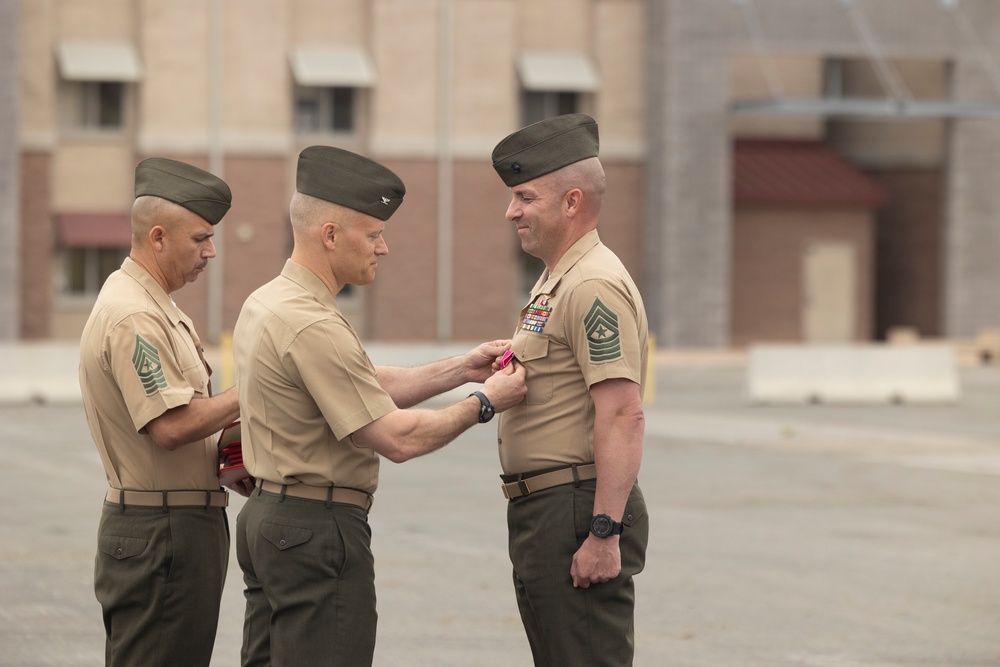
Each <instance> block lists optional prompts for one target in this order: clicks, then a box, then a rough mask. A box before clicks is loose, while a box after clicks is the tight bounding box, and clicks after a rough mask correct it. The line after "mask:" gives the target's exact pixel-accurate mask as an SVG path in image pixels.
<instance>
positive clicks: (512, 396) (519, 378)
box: [483, 360, 528, 412]
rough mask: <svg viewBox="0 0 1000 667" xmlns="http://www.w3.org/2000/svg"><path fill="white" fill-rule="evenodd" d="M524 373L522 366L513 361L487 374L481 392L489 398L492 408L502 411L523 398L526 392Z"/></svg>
mask: <svg viewBox="0 0 1000 667" xmlns="http://www.w3.org/2000/svg"><path fill="white" fill-rule="evenodd" d="M494 361H495V360H494ZM526 375H527V373H526V372H525V370H524V366H522V365H521V364H517V363H513V364H510V365H509V366H507V368H505V369H503V370H502V371H498V372H496V373H494V374H493V375H491V376H489V379H488V380H486V382H485V383H484V384H483V393H484V394H486V397H487V398H488V399H490V403H491V404H492V405H493V409H494V410H496V411H497V412H503V411H504V410H508V409H510V408H512V407H514V406H515V405H517V404H518V403H520V402H521V401H523V400H524V396H525V394H527V393H528V385H526V384H525V383H524V378H525V376H526Z"/></svg>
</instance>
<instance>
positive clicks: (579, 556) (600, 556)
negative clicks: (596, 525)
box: [569, 535, 622, 588]
mask: <svg viewBox="0 0 1000 667" xmlns="http://www.w3.org/2000/svg"><path fill="white" fill-rule="evenodd" d="M619 541H620V538H619V536H617V535H613V536H611V537H605V538H600V537H596V536H594V535H588V536H587V539H586V540H584V542H583V546H581V547H580V548H579V550H577V552H576V553H575V554H573V564H572V565H571V566H570V568H569V574H570V576H571V577H572V578H573V587H574V588H590V585H591V584H603V583H606V582H608V581H610V580H611V579H614V578H615V577H617V576H618V575H619V574H621V571H622V552H621V548H620V546H619Z"/></svg>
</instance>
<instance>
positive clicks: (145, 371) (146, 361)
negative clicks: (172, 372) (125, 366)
mask: <svg viewBox="0 0 1000 667" xmlns="http://www.w3.org/2000/svg"><path fill="white" fill-rule="evenodd" d="M132 365H133V366H135V372H136V373H138V374H139V381H140V382H142V388H143V390H145V392H146V396H152V395H153V394H154V393H155V392H157V391H159V390H160V389H166V388H167V380H166V378H164V377H163V368H162V367H161V366H160V352H159V350H157V349H156V348H155V347H153V346H152V345H150V344H149V343H147V342H146V341H145V340H144V339H143V337H142V336H139V335H136V337H135V350H134V351H133V352H132Z"/></svg>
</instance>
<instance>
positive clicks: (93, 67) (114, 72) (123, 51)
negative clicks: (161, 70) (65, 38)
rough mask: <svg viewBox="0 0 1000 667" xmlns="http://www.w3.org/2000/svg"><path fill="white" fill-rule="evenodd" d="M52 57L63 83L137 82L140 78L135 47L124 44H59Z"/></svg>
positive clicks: (140, 70) (139, 67)
mask: <svg viewBox="0 0 1000 667" xmlns="http://www.w3.org/2000/svg"><path fill="white" fill-rule="evenodd" d="M56 57H57V59H58V61H59V72H60V73H61V74H62V77H63V78H64V79H66V80H67V81H138V80H139V76H140V75H141V74H142V67H141V66H140V65H139V55H138V54H137V53H136V50H135V47H134V46H132V45H131V44H127V43H125V42H63V43H61V44H60V45H59V46H58V47H57V49H56Z"/></svg>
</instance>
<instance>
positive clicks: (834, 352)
mask: <svg viewBox="0 0 1000 667" xmlns="http://www.w3.org/2000/svg"><path fill="white" fill-rule="evenodd" d="M956 366H957V364H956V361H955V351H954V349H952V347H951V346H950V345H933V344H932V345H900V346H895V345H893V346H887V345H879V344H871V345H864V344H859V345H850V344H845V345H825V344H824V345H820V344H814V345H758V346H754V347H752V348H751V349H750V351H749V354H748V359H747V385H748V391H749V397H750V400H751V401H752V402H754V403H954V402H956V401H958V398H959V394H960V389H959V382H958V371H957V367H956Z"/></svg>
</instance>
